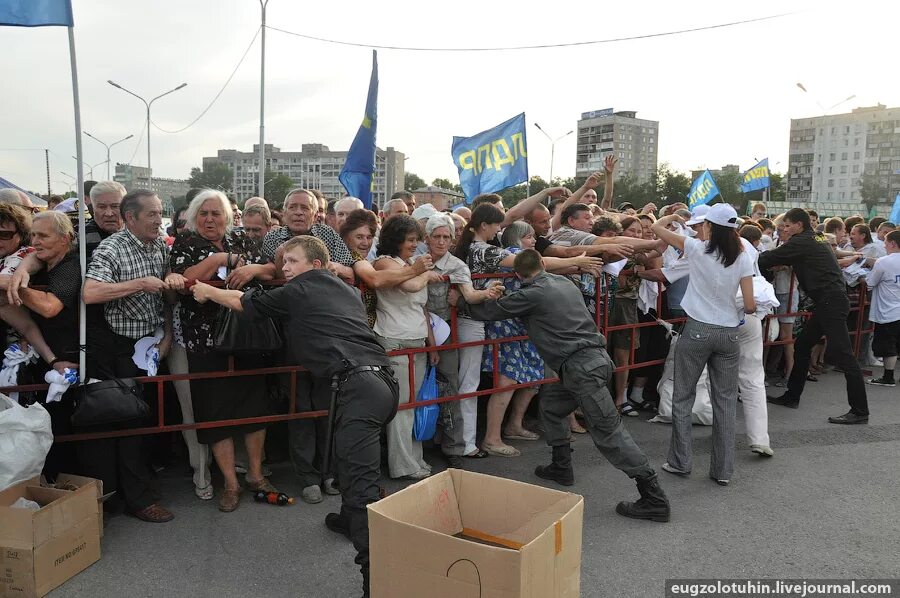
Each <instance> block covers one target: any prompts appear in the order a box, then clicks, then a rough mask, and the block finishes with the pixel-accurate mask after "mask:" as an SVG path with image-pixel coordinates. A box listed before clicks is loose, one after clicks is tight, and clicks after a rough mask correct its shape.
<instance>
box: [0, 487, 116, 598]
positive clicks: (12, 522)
mask: <svg viewBox="0 0 900 598" xmlns="http://www.w3.org/2000/svg"><path fill="white" fill-rule="evenodd" d="M83 479H84V480H86V479H87V478H83ZM39 484H40V482H39V479H38V478H35V479H33V480H29V481H26V482H22V483H20V484H16V485H15V486H12V487H10V488H7V489H6V490H4V491H3V492H0V595H2V596H4V597H15V598H38V597H40V596H44V595H45V594H47V593H48V592H50V590H52V589H54V588H56V587H58V586H59V585H61V584H62V583H63V582H65V581H66V580H67V579H69V578H70V577H72V576H73V575H75V574H76V573H78V572H80V571H82V570H83V569H85V568H87V567H88V566H89V565H91V564H93V563H95V562H96V561H98V560H99V559H100V518H99V514H98V504H99V503H98V502H97V497H98V496H99V492H100V490H99V488H98V484H99V483H98V482H97V481H95V480H90V481H87V482H84V483H82V484H81V485H80V487H79V488H78V489H77V490H74V491H72V490H58V489H56V488H42V487H41V486H40V485H39ZM19 497H24V498H26V499H28V500H33V501H35V502H36V503H38V504H39V505H41V508H40V510H38V511H31V510H29V509H22V508H13V507H11V506H10V505H12V504H13V503H14V502H15V501H16V499H18V498H19Z"/></svg>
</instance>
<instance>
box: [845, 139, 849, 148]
mask: <svg viewBox="0 0 900 598" xmlns="http://www.w3.org/2000/svg"><path fill="white" fill-rule="evenodd" d="M849 144H850V140H849V139H844V147H847V146H848V145H849Z"/></svg>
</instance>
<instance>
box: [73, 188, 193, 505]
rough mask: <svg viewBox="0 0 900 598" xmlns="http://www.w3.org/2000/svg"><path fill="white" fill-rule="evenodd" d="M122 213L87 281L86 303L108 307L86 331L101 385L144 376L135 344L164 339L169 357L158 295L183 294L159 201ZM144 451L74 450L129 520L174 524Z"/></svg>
mask: <svg viewBox="0 0 900 598" xmlns="http://www.w3.org/2000/svg"><path fill="white" fill-rule="evenodd" d="M95 189H96V187H95ZM121 213H122V217H123V219H124V220H125V230H122V231H119V232H117V233H115V234H113V235H111V236H109V237H108V238H106V239H104V240H103V242H102V243H100V245H99V246H98V247H97V249H96V250H95V251H94V255H93V257H92V259H91V263H90V265H89V266H88V269H87V272H86V274H85V283H84V291H83V294H84V302H85V303H87V304H89V305H94V304H100V303H103V304H105V305H104V315H105V318H104V319H105V326H96V327H92V328H91V330H90V331H89V332H88V335H89V338H90V344H91V349H92V350H91V351H89V352H88V371H87V375H88V376H90V377H95V378H100V379H110V378H132V377H136V376H146V375H147V370H146V369H142V368H139V367H138V366H137V365H136V364H135V362H134V360H133V359H132V356H133V354H134V352H135V343H136V342H137V341H138V340H139V339H141V338H143V337H147V336H153V335H154V334H158V333H160V332H162V338H161V340H160V341H159V343H158V348H159V355H160V358H164V357H165V356H166V354H167V353H168V351H169V348H170V347H171V344H172V311H171V308H170V306H169V305H167V303H166V301H165V300H164V298H163V292H164V291H167V290H169V289H178V288H183V287H184V279H183V278H182V277H181V276H179V275H177V274H173V275H169V276H168V277H166V271H167V264H168V261H169V260H168V247H167V246H166V243H165V241H163V239H162V238H161V237H160V236H159V227H160V224H161V223H162V203H161V202H160V200H159V198H158V197H157V196H156V194H155V193H153V192H152V191H148V190H142V189H138V190H135V191H132V192H131V193H129V194H127V195H126V196H125V197H124V198H123V199H122V205H121ZM170 299H171V300H173V301H174V297H170ZM152 386H153V385H150V388H149V389H148V390H152ZM148 394H150V395H152V396H155V393H148ZM152 396H151V397H148V398H151V399H152ZM131 425H133V426H137V427H140V426H142V425H143V422H141V421H135V422H131ZM142 445H143V437H141V436H128V437H124V438H110V439H103V440H91V441H87V442H83V443H79V445H78V447H77V449H76V450H78V451H79V456H80V460H81V463H82V466H83V467H84V468H85V469H86V471H85V473H87V475H90V476H91V477H96V478H100V479H102V480H103V483H104V487H105V488H106V490H107V491H111V490H116V491H117V492H118V496H119V497H121V498H122V499H123V500H124V502H125V507H126V509H127V510H128V511H129V512H130V513H131V514H133V515H134V516H136V517H138V518H139V519H142V520H144V521H149V522H152V523H163V522H166V521H171V520H172V518H173V515H172V513H170V512H169V511H167V510H166V509H164V508H163V507H161V506H160V505H158V504H156V501H155V498H154V495H153V492H152V491H151V489H150V484H149V482H150V470H149V468H148V467H147V464H146V463H145V462H144V461H143V458H142Z"/></svg>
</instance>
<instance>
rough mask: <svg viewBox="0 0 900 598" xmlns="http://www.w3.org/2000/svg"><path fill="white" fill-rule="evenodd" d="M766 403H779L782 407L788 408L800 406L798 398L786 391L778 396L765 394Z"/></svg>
mask: <svg viewBox="0 0 900 598" xmlns="http://www.w3.org/2000/svg"><path fill="white" fill-rule="evenodd" d="M766 403H771V404H772V405H781V406H782V407H787V408H788V409H797V408H798V407H799V406H800V399H795V398H793V397H789V396H788V395H787V393H785V394H783V395H781V396H780V397H770V396H767V397H766Z"/></svg>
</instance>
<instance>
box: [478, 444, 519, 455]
mask: <svg viewBox="0 0 900 598" xmlns="http://www.w3.org/2000/svg"><path fill="white" fill-rule="evenodd" d="M481 448H482V449H483V450H484V452H486V453H487V454H489V455H493V456H494V457H520V456H522V451H520V450H519V449H517V448H516V447H513V446H509V445H508V444H501V445H499V446H493V445H490V444H482V445H481Z"/></svg>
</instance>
